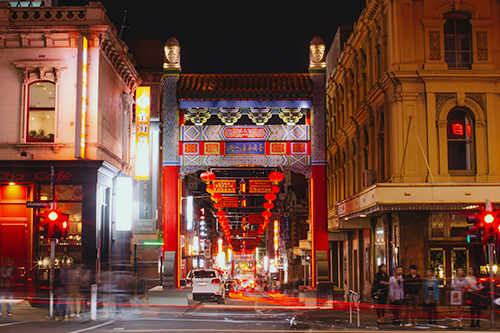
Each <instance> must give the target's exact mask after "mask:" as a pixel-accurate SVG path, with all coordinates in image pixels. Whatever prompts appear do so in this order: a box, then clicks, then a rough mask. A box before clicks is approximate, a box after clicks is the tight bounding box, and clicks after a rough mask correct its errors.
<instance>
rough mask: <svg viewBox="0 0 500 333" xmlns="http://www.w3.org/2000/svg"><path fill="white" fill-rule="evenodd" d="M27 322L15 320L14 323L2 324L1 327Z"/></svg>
mask: <svg viewBox="0 0 500 333" xmlns="http://www.w3.org/2000/svg"><path fill="white" fill-rule="evenodd" d="M22 323H27V321H15V322H13V323H6V324H0V327H3V326H10V325H17V324H22Z"/></svg>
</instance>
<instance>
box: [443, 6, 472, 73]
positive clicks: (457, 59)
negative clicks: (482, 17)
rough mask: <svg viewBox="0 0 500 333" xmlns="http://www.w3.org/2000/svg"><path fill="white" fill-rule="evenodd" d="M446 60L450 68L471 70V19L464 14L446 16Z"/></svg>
mask: <svg viewBox="0 0 500 333" xmlns="http://www.w3.org/2000/svg"><path fill="white" fill-rule="evenodd" d="M444 18H445V19H446V23H445V24H444V59H445V62H446V63H447V64H448V67H449V68H470V64H471V54H470V50H471V41H470V27H469V17H468V16H467V15H465V14H462V13H457V12H454V13H448V14H445V15H444Z"/></svg>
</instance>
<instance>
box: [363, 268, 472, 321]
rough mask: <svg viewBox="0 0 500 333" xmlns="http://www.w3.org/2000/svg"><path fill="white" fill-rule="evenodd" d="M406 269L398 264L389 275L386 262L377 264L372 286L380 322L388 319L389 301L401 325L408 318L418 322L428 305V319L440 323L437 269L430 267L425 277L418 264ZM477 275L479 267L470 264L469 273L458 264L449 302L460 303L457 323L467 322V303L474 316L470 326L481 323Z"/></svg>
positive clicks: (426, 311)
mask: <svg viewBox="0 0 500 333" xmlns="http://www.w3.org/2000/svg"><path fill="white" fill-rule="evenodd" d="M403 273H404V272H403V268H402V267H397V268H396V269H395V271H394V275H392V276H389V275H388V273H387V267H386V266H385V265H380V266H379V268H378V272H377V274H376V276H375V281H374V285H373V289H372V296H373V297H374V298H375V299H376V303H377V307H376V309H377V318H378V319H377V322H378V324H386V323H387V322H386V308H387V302H388V301H389V304H390V309H391V310H392V314H393V323H394V324H399V325H402V324H404V321H405V320H407V321H408V324H410V325H417V324H418V320H419V318H420V317H421V315H422V311H421V309H422V308H423V309H425V311H424V313H426V318H428V323H429V324H437V304H438V303H439V300H440V297H441V293H440V288H439V279H437V278H436V274H435V271H434V270H433V269H428V270H427V271H426V274H425V278H422V277H421V276H420V275H419V274H418V268H417V267H416V266H415V265H411V266H410V268H409V272H408V274H407V275H404V274H403ZM478 276H479V275H478V271H477V268H475V267H470V268H469V275H468V276H465V272H464V269H463V268H458V269H457V271H456V275H455V277H454V278H453V281H452V285H451V287H452V293H451V298H452V300H451V301H450V304H453V305H456V306H457V310H458V311H457V313H458V318H457V326H460V327H463V326H464V323H463V322H462V318H463V313H464V308H465V307H466V306H468V307H469V309H470V318H471V322H470V326H469V327H479V317H480V315H481V305H480V302H477V300H476V298H477V295H478V294H477V293H478V292H479V291H480V288H481V287H480V285H478V283H477V278H478ZM421 306H422V307H421Z"/></svg>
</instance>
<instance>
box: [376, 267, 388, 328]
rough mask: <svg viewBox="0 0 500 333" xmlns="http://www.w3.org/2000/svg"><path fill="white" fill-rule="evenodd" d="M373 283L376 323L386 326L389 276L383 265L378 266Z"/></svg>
mask: <svg viewBox="0 0 500 333" xmlns="http://www.w3.org/2000/svg"><path fill="white" fill-rule="evenodd" d="M374 283H375V288H374V289H375V292H374V297H375V299H376V300H377V323H379V324H386V322H385V307H386V304H387V296H388V294H389V276H388V275H387V267H386V266H385V265H384V264H382V265H380V266H378V272H377V275H375V282H374Z"/></svg>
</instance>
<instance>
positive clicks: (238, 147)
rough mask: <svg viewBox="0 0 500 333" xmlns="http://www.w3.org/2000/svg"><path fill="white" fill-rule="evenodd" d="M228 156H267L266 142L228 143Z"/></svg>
mask: <svg viewBox="0 0 500 333" xmlns="http://www.w3.org/2000/svg"><path fill="white" fill-rule="evenodd" d="M225 154H226V155H265V154H266V146H265V143H264V142H227V143H226V148H225Z"/></svg>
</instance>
